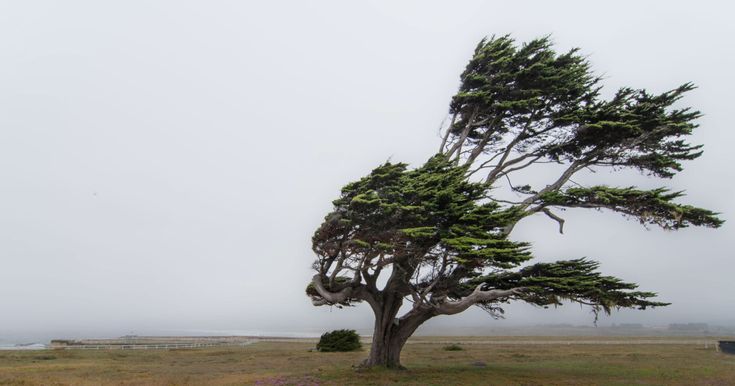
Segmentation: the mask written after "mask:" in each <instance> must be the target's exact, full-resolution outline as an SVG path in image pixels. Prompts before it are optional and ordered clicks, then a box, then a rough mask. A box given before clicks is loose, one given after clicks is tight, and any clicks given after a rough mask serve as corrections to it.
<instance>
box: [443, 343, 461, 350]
mask: <svg viewBox="0 0 735 386" xmlns="http://www.w3.org/2000/svg"><path fill="white" fill-rule="evenodd" d="M462 350H464V349H463V348H462V346H460V345H458V344H456V343H453V344H450V345H447V346H444V351H462Z"/></svg>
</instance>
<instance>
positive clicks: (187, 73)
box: [0, 1, 735, 339]
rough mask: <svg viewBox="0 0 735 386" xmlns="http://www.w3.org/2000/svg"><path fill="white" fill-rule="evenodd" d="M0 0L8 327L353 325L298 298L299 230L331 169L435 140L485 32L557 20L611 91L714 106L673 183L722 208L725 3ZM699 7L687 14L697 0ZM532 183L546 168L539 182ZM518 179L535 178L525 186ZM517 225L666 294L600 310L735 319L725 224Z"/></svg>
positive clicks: (319, 213) (306, 238) (610, 219)
mask: <svg viewBox="0 0 735 386" xmlns="http://www.w3.org/2000/svg"><path fill="white" fill-rule="evenodd" d="M510 3H511V2H486V1H457V2H454V1H453V2H429V1H411V2H395V1H382V2H376V1H362V2H345V1H319V2H317V1H313V2H312V1H308V2H306V1H269V2H260V3H259V4H257V5H255V4H252V3H250V2H237V1H206V2H205V1H199V2H192V1H125V2H100V1H86V2H82V1H65V2H55V1H48V2H40V1H14V2H11V1H3V2H0V198H1V199H0V263H1V265H0V339H3V338H6V339H7V337H12V336H22V337H31V336H35V337H38V336H44V337H46V336H59V335H72V334H76V335H80V334H81V335H87V336H92V335H121V334H126V333H130V332H134V333H155V332H158V331H166V332H171V331H181V332H182V333H184V332H191V333H196V332H206V331H210V332H223V331H225V332H227V331H231V332H237V331H240V332H257V331H263V332H281V333H285V332H301V331H323V330H326V329H328V328H333V327H350V328H366V327H368V328H369V326H370V325H371V314H370V312H369V310H368V309H367V308H366V307H357V308H355V309H348V310H337V309H329V308H325V307H322V308H315V307H312V306H311V304H310V302H309V300H308V299H307V298H306V297H305V296H304V294H303V290H304V287H305V285H306V283H307V281H308V280H309V279H310V277H311V275H312V273H311V271H310V268H309V266H310V263H311V262H312V260H313V259H314V256H313V254H312V253H311V250H310V237H311V234H312V232H313V230H314V229H315V228H316V227H317V226H318V225H319V223H320V222H321V220H322V218H323V216H324V215H325V214H326V213H327V212H328V211H329V210H330V201H331V200H332V199H334V198H336V197H337V195H338V192H339V189H340V187H341V186H342V185H344V184H345V183H347V182H349V181H351V180H354V179H356V178H359V177H360V176H362V175H364V174H366V173H367V172H369V170H371V168H372V167H374V166H376V165H377V164H378V163H380V162H383V161H385V160H387V159H389V158H390V159H392V160H394V161H404V162H409V163H411V164H412V165H419V164H420V163H422V162H423V161H424V160H425V159H426V158H428V156H429V155H430V154H432V152H434V151H435V150H436V148H437V147H438V144H439V138H438V136H437V129H438V127H439V124H440V123H441V121H442V119H443V118H444V117H445V114H446V111H447V105H448V102H449V98H450V97H451V95H452V94H453V93H454V91H455V90H456V87H457V86H458V76H459V74H460V72H461V71H462V69H463V68H464V65H465V63H466V61H467V60H468V59H469V56H470V54H471V53H472V50H473V48H474V46H475V44H476V43H477V41H478V40H479V39H481V38H482V37H483V36H486V35H492V34H506V33H512V34H513V35H514V36H515V37H516V38H518V39H519V40H521V41H523V40H528V39H531V38H533V37H538V36H541V35H546V34H549V33H551V34H553V38H554V40H555V42H556V43H557V44H558V48H559V49H568V48H571V47H574V46H579V47H581V48H582V50H583V52H584V53H585V54H588V55H589V57H590V60H591V61H592V63H593V64H594V68H595V69H596V71H598V72H599V73H603V74H605V76H606V80H605V84H606V86H607V89H606V91H605V92H606V93H607V95H609V94H610V93H611V92H612V91H613V90H614V89H616V88H618V87H620V86H627V85H630V86H633V87H645V88H648V89H650V90H652V91H655V92H661V91H665V90H667V89H670V88H673V87H674V86H676V85H678V84H680V83H683V82H685V81H693V82H694V83H696V84H697V85H699V88H698V89H697V90H695V91H694V92H692V93H691V94H690V95H689V96H688V97H687V98H686V100H685V102H686V103H687V104H689V105H693V106H694V107H696V108H697V109H700V110H702V111H703V112H704V113H705V114H706V115H705V116H704V117H703V118H702V119H701V120H700V121H699V122H700V124H701V128H700V129H698V130H697V133H696V135H695V136H694V138H693V141H694V142H698V143H704V144H705V145H706V146H705V154H704V156H703V157H702V158H700V159H699V160H696V161H694V162H691V163H689V164H687V165H686V170H685V172H683V173H681V174H680V175H678V176H676V177H675V178H674V179H673V180H671V181H656V180H650V179H647V178H645V177H642V176H640V175H638V174H636V173H622V174H611V173H607V172H599V173H597V174H594V175H588V176H584V177H582V178H580V179H581V180H583V181H587V182H589V181H597V182H607V183H610V184H621V185H634V184H635V185H639V186H643V187H656V186H660V185H661V184H664V183H665V184H667V185H668V186H671V187H672V188H674V189H686V190H687V192H688V196H687V197H686V201H687V202H689V203H691V204H694V205H700V206H704V207H708V208H712V209H715V210H718V211H720V212H722V213H723V215H722V216H723V218H724V219H726V220H730V221H732V219H733V217H732V213H735V204H734V203H733V199H732V197H733V193H735V192H733V190H734V189H733V187H734V186H735V185H734V184H733V181H734V180H735V179H734V178H735V172H734V171H733V170H734V168H733V167H732V163H733V161H735V155H734V154H735V152H734V151H733V148H732V147H733V143H735V141H734V140H735V134H733V131H732V129H731V127H730V122H731V119H730V117H731V114H732V101H731V99H732V98H731V95H732V90H733V86H735V85H734V84H733V77H732V75H731V71H732V68H735V60H734V59H735V46H734V45H733V44H732V42H731V39H732V37H733V36H735V27H733V23H732V22H731V17H732V11H733V9H732V8H731V6H729V5H726V3H725V2H715V1H713V2H704V1H699V2H696V3H692V2H684V1H678V2H674V1H659V2H653V1H650V2H641V1H636V2H609V3H605V4H604V5H602V4H600V5H598V6H592V5H591V4H592V3H590V2H589V1H584V2H582V1H579V2H571V1H569V2H548V1H538V2H514V3H513V4H510ZM692 4H694V5H692ZM535 177H539V176H535ZM530 178H534V176H530ZM566 217H567V226H566V234H565V235H559V234H558V233H556V224H555V223H553V222H551V221H549V220H548V219H547V218H543V217H538V218H532V219H530V220H526V221H525V222H524V223H522V225H520V226H519V227H518V228H517V230H516V231H515V233H514V235H513V237H514V238H516V239H520V240H527V241H532V242H533V243H534V247H535V252H536V254H537V255H538V256H539V260H556V259H561V258H576V257H582V256H589V257H591V258H594V259H597V260H599V261H601V262H602V263H603V267H602V268H603V271H604V272H605V273H608V274H613V275H618V276H620V277H622V278H624V279H626V280H630V281H635V282H639V283H641V286H642V289H645V290H653V291H658V292H659V294H660V299H662V300H664V301H670V302H673V303H674V304H673V305H672V306H670V307H667V308H663V309H657V310H649V311H624V312H619V313H616V314H614V315H613V316H610V317H604V318H602V319H601V321H600V323H601V324H603V325H604V324H610V323H621V322H622V323H644V324H666V323H675V322H708V323H715V324H735V299H734V297H733V293H734V292H735V291H733V290H735V285H733V274H734V270H733V268H735V263H733V261H732V260H731V256H732V249H731V246H732V245H733V244H732V239H733V236H735V234H733V232H732V227H731V224H730V223H727V224H726V225H725V226H724V227H723V228H721V229H719V230H710V229H685V230H683V231H680V232H676V233H674V232H664V231H661V230H658V229H652V230H650V231H646V230H645V229H644V228H642V227H641V226H640V225H639V224H637V223H636V222H634V221H627V220H625V219H624V218H621V217H619V216H617V215H614V214H610V213H600V212H575V211H571V212H566ZM592 320H593V317H592V315H591V314H590V313H589V310H586V309H580V307H579V306H576V305H569V306H565V307H562V308H559V309H555V310H548V311H543V310H539V309H535V308H533V307H530V306H526V305H514V306H511V307H509V312H508V315H507V319H506V320H502V321H493V320H491V319H489V318H488V317H487V316H486V314H484V313H483V312H481V311H479V310H473V311H471V312H467V313H465V314H463V315H461V316H457V317H451V318H449V317H446V318H438V319H437V320H433V321H431V322H430V323H429V324H427V326H425V327H424V330H423V331H424V332H430V331H431V330H432V328H434V329H439V328H446V327H447V326H452V323H453V322H456V323H457V325H460V326H479V325H487V326H489V327H493V326H495V327H497V326H514V325H524V324H525V325H529V324H531V325H532V324H536V323H574V324H587V325H591V324H592Z"/></svg>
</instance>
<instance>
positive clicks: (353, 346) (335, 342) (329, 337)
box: [316, 330, 362, 352]
mask: <svg viewBox="0 0 735 386" xmlns="http://www.w3.org/2000/svg"><path fill="white" fill-rule="evenodd" d="M361 348H362V344H361V343H360V335H357V332H355V330H334V331H332V332H326V333H324V335H322V337H321V338H320V339H319V343H317V344H316V349H317V350H319V351H322V352H333V351H355V350H359V349H361Z"/></svg>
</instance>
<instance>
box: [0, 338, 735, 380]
mask: <svg viewBox="0 0 735 386" xmlns="http://www.w3.org/2000/svg"><path fill="white" fill-rule="evenodd" d="M580 339H582V338H577V339H576V341H577V343H575V339H569V340H566V342H565V343H562V342H559V340H560V338H546V339H544V338H521V339H519V340H520V341H521V343H524V342H525V343H529V342H530V341H531V340H535V341H538V342H537V343H546V344H507V343H508V342H509V341H514V338H507V337H504V338H419V339H414V340H413V342H412V344H408V345H407V346H406V349H405V350H404V355H403V364H404V365H405V366H407V367H408V368H409V369H408V370H406V371H387V370H369V371H357V370H356V369H354V368H353V365H357V364H358V363H359V362H360V361H361V360H362V359H363V358H364V357H365V356H366V355H367V352H365V351H362V352H351V353H319V352H310V351H309V349H310V348H312V347H313V346H314V343H313V342H304V341H295V342H259V343H255V344H252V345H249V346H243V347H218V348H204V349H169V350H99V351H98V350H43V351H0V385H107V384H114V385H189V384H191V385H204V384H206V385H263V386H265V385H304V386H307V385H308V386H311V385H394V384H400V385H585V386H587V385H708V386H715V385H717V386H726V385H735V355H728V354H723V353H720V352H717V351H716V350H715V349H714V347H713V346H712V345H711V344H708V345H707V346H705V344H704V343H703V342H702V343H701V344H700V343H698V342H695V341H689V342H682V343H685V344H672V343H676V342H674V341H669V342H668V344H661V343H656V342H652V341H650V340H648V341H647V343H646V344H609V342H610V339H609V338H605V341H600V342H598V343H595V342H591V339H590V338H589V337H587V338H584V340H585V341H586V342H587V344H580V342H579V340H580ZM619 339H622V338H619ZM631 339H632V338H631ZM636 339H639V340H640V339H645V338H636ZM488 340H490V341H488ZM449 341H460V342H466V343H464V344H460V346H461V347H462V348H463V350H461V351H447V350H444V347H445V346H446V345H447V343H448V342H449ZM470 341H474V342H477V341H485V342H486V343H479V344H468V343H469V342H470ZM590 343H594V344H590ZM638 343H641V342H638Z"/></svg>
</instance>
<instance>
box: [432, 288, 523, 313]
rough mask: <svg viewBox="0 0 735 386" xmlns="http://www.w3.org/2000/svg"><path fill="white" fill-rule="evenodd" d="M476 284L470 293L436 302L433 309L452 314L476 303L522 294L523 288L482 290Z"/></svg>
mask: <svg viewBox="0 0 735 386" xmlns="http://www.w3.org/2000/svg"><path fill="white" fill-rule="evenodd" d="M483 285H484V284H480V285H478V286H477V287H476V288H475V290H474V291H472V293H471V294H469V295H467V296H465V297H463V298H462V299H460V300H457V301H446V302H443V303H440V304H438V305H437V306H436V307H435V309H436V312H437V313H438V314H441V315H454V314H458V313H460V312H462V311H464V310H466V309H468V308H470V307H471V306H473V305H475V304H477V303H484V302H491V301H494V300H498V299H505V298H508V297H511V296H520V295H522V294H523V291H524V290H525V288H523V287H518V288H512V289H509V290H498V289H493V290H487V291H483V290H482V286H483Z"/></svg>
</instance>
